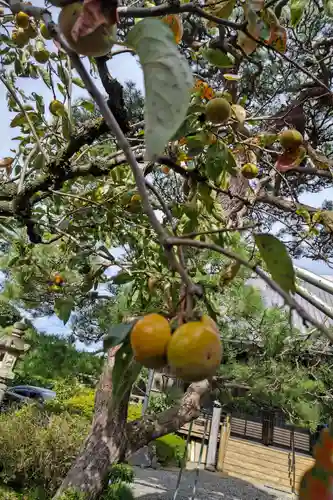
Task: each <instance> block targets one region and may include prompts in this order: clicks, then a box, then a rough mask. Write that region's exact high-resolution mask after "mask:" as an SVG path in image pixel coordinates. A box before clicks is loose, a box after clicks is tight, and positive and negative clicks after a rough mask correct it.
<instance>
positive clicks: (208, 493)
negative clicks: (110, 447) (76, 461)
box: [134, 467, 290, 500]
mask: <svg viewBox="0 0 333 500" xmlns="http://www.w3.org/2000/svg"><path fill="white" fill-rule="evenodd" d="M134 469H135V475H136V480H135V485H134V491H135V497H136V498H139V499H140V500H170V499H172V498H173V495H174V491H175V488H176V483H177V476H178V471H167V470H161V469H160V470H153V469H141V468H139V467H135V468H134ZM194 481H195V471H194V470H191V471H184V472H183V475H182V480H181V483H180V488H179V494H178V500H185V499H188V498H191V497H192V491H193V484H194ZM289 498H290V495H289V494H288V493H284V492H283V491H272V490H270V491H269V489H268V488H265V487H264V486H255V485H253V484H251V483H248V482H247V481H244V480H242V479H238V478H234V477H227V476H221V475H218V474H217V473H211V472H207V471H205V470H200V472H199V480H198V484H197V488H196V494H195V499H196V500H197V499H198V500H276V499H279V500H287V499H289Z"/></svg>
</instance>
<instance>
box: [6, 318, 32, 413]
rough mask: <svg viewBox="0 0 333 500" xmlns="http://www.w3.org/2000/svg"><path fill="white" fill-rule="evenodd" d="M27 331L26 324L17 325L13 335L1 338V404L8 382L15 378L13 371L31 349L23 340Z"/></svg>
mask: <svg viewBox="0 0 333 500" xmlns="http://www.w3.org/2000/svg"><path fill="white" fill-rule="evenodd" d="M26 329H27V325H26V324H25V323H21V322H19V323H15V324H14V327H13V330H12V332H11V334H9V335H4V336H3V337H0V404H1V402H2V400H3V397H4V395H5V392H6V390H7V385H8V382H9V381H10V380H13V378H14V377H15V374H14V371H13V370H14V366H15V364H16V362H17V360H18V359H19V357H20V356H22V355H23V354H24V353H25V352H27V351H28V350H29V348H30V345H29V344H26V343H25V342H24V340H23V339H22V337H23V336H24V332H25V330H26Z"/></svg>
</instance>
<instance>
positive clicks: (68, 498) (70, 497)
mask: <svg viewBox="0 0 333 500" xmlns="http://www.w3.org/2000/svg"><path fill="white" fill-rule="evenodd" d="M85 498H86V495H84V493H79V492H78V491H75V490H73V489H70V490H67V491H65V493H63V494H62V495H61V496H60V497H59V500H85ZM29 500H30V498H29ZM36 500H37V499H36Z"/></svg>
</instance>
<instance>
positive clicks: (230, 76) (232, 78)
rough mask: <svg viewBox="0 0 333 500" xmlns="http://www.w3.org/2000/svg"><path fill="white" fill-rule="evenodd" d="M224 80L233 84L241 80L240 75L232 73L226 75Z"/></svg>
mask: <svg viewBox="0 0 333 500" xmlns="http://www.w3.org/2000/svg"><path fill="white" fill-rule="evenodd" d="M223 76H224V78H225V79H226V80H230V81H231V82H238V81H239V80H240V79H241V76H240V75H233V74H231V73H224V75H223Z"/></svg>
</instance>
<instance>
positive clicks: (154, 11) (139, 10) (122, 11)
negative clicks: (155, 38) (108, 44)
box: [118, 3, 245, 30]
mask: <svg viewBox="0 0 333 500" xmlns="http://www.w3.org/2000/svg"><path fill="white" fill-rule="evenodd" d="M184 12H189V13H191V14H196V15H197V16H199V17H203V18H205V19H208V20H209V21H213V22H215V23H216V24H218V25H220V26H227V27H229V28H233V29H235V30H237V29H243V28H244V26H245V25H244V23H242V24H238V23H234V22H232V21H228V20H227V19H221V18H219V17H216V16H213V15H212V14H209V13H208V12H206V11H205V10H204V9H201V8H200V7H198V6H197V5H196V4H194V3H187V4H182V5H179V4H178V3H175V4H171V3H162V4H161V5H157V6H156V7H147V8H144V7H119V8H118V14H119V17H120V18H122V17H124V18H129V17H135V18H138V17H139V18H145V17H160V16H165V15H167V14H182V13H184Z"/></svg>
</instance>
